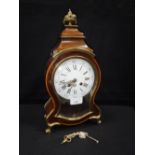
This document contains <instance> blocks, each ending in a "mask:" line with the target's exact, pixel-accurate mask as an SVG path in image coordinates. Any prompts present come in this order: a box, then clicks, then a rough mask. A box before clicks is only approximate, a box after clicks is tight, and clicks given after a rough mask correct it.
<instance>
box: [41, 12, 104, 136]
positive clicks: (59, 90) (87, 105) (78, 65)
mask: <svg viewBox="0 0 155 155" xmlns="http://www.w3.org/2000/svg"><path fill="white" fill-rule="evenodd" d="M63 23H64V25H65V29H64V30H63V31H62V33H61V35H60V42H59V44H58V45H57V46H56V47H55V48H54V49H53V50H52V53H51V57H50V59H49V61H48V64H47V70H46V75H45V84H46V89H47V92H48V94H49V96H50V97H49V99H48V101H47V102H46V104H45V106H44V109H45V120H46V124H47V126H48V128H47V129H46V133H51V128H52V127H53V126H55V125H66V126H71V125H78V124H81V123H83V122H85V121H87V120H90V119H96V120H97V123H98V124H100V123H101V111H100V108H99V107H98V106H97V105H96V103H95V102H94V100H95V96H96V93H97V90H98V88H99V85H100V81H101V71H100V67H99V65H98V63H97V61H96V59H95V54H94V53H93V50H92V49H91V48H90V47H88V45H87V44H86V43H85V40H84V39H85V36H84V34H83V33H82V32H80V31H79V30H78V26H77V18H76V15H75V14H73V13H72V12H71V10H69V12H68V14H67V15H66V16H65V17H64V20H63Z"/></svg>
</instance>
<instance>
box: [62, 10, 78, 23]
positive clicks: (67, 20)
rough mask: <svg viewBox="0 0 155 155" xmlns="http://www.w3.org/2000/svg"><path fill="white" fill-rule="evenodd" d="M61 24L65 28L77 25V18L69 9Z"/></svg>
mask: <svg viewBox="0 0 155 155" xmlns="http://www.w3.org/2000/svg"><path fill="white" fill-rule="evenodd" d="M63 24H64V25H65V26H72V25H77V17H76V15H75V14H73V13H72V11H71V9H69V11H68V13H67V14H66V15H65V17H64V19H63Z"/></svg>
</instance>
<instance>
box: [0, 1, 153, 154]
mask: <svg viewBox="0 0 155 155" xmlns="http://www.w3.org/2000/svg"><path fill="white" fill-rule="evenodd" d="M135 78H136V93H135V94H136V108H135V111H136V155H155V1H154V0H147V1H146V0H136V77H135ZM0 154H1V155H13V154H14V155H18V154H19V2H18V1H17V0H3V1H2V0H1V1H0Z"/></svg>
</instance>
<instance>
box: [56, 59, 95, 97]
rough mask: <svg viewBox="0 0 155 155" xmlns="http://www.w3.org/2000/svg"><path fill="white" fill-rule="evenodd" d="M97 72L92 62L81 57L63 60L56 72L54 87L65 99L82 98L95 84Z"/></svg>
mask: <svg viewBox="0 0 155 155" xmlns="http://www.w3.org/2000/svg"><path fill="white" fill-rule="evenodd" d="M94 78H95V73H94V69H93V67H92V66H91V64H90V63H89V62H88V61H86V60H84V59H81V58H70V59H67V60H65V61H63V62H62V63H61V64H60V65H59V66H58V67H57V69H56V71H55V74H54V87H55V90H56V92H57V94H59V95H60V96H61V97H63V98H65V99H68V100H70V99H72V98H82V97H84V96H85V95H87V94H88V93H89V92H90V91H91V89H92V87H93V85H94Z"/></svg>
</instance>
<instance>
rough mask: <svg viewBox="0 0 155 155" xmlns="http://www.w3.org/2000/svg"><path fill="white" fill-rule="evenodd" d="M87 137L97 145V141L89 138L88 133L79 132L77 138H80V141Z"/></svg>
mask: <svg viewBox="0 0 155 155" xmlns="http://www.w3.org/2000/svg"><path fill="white" fill-rule="evenodd" d="M87 137H88V138H89V139H91V140H93V141H95V142H96V143H99V140H97V139H95V138H93V137H91V136H89V134H88V132H84V131H80V132H79V138H81V139H86V138H87Z"/></svg>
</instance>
